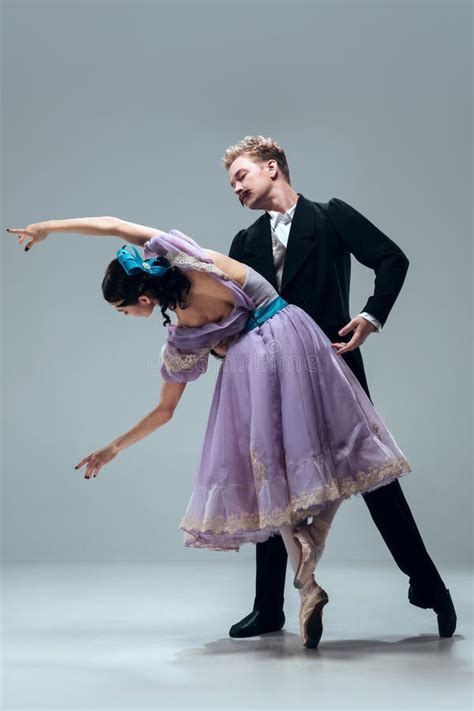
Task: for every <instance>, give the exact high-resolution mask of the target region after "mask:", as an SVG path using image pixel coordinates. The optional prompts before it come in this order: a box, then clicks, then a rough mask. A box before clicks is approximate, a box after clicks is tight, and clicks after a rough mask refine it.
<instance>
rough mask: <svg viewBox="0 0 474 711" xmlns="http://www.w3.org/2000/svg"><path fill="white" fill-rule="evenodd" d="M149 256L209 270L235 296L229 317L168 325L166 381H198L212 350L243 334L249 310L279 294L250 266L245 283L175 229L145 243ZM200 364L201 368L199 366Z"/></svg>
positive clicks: (164, 359) (164, 353)
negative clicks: (218, 264)
mask: <svg viewBox="0 0 474 711" xmlns="http://www.w3.org/2000/svg"><path fill="white" fill-rule="evenodd" d="M144 252H145V259H150V258H152V257H156V256H158V255H163V256H165V257H166V258H167V259H168V260H169V262H170V264H172V265H173V266H177V267H179V268H180V269H183V270H187V269H193V270H196V271H205V272H207V273H208V274H210V276H212V277H213V278H214V279H216V280H218V281H219V282H220V283H222V284H223V285H224V286H226V287H227V288H228V289H229V290H230V291H231V292H232V295H233V299H234V306H233V309H232V311H231V312H230V314H229V315H228V316H226V317H225V318H224V319H222V320H221V321H218V322H211V323H206V324H204V325H203V326H179V325H175V324H171V325H168V326H167V329H168V333H167V341H166V343H165V345H164V346H163V348H162V350H161V360H162V367H161V374H162V376H163V378H164V379H165V380H170V381H185V380H194V379H195V378H197V377H198V376H199V375H200V374H201V373H203V372H205V370H207V361H208V356H209V353H210V351H211V349H212V348H213V347H214V346H216V345H217V344H218V343H220V342H221V341H223V340H227V339H229V338H231V337H234V336H237V335H238V334H240V333H241V332H242V331H243V329H244V327H245V324H246V323H247V319H248V317H249V313H250V312H251V311H253V310H254V309H256V308H258V307H260V306H265V305H266V304H267V303H269V302H270V301H272V300H273V299H274V298H275V297H277V296H278V292H277V291H276V290H275V289H274V287H273V286H272V285H271V284H270V283H269V282H268V281H267V280H266V279H265V278H264V277H262V276H261V274H259V273H258V272H256V271H255V270H254V269H252V267H249V266H247V275H246V278H245V281H244V283H243V285H242V286H240V284H238V283H237V282H235V281H234V280H233V279H231V278H230V277H229V276H228V275H227V274H225V272H223V271H222V270H220V269H219V268H218V267H217V266H216V265H215V264H214V262H213V261H212V259H211V258H210V257H209V256H208V255H207V254H206V252H205V251H204V250H203V249H202V247H200V246H199V245H198V244H197V242H195V241H194V240H193V239H191V238H190V237H188V236H187V235H185V234H183V233H182V232H180V231H179V230H176V229H173V230H170V231H169V232H162V233H158V234H156V235H153V237H151V238H150V239H149V240H148V241H147V242H146V243H145V245H144ZM198 363H199V365H200V369H197V364H198Z"/></svg>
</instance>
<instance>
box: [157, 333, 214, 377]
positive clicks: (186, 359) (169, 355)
mask: <svg viewBox="0 0 474 711" xmlns="http://www.w3.org/2000/svg"><path fill="white" fill-rule="evenodd" d="M210 351H211V346H206V347H205V348H198V349H196V350H195V351H185V350H182V349H181V348H175V346H173V345H172V344H171V343H169V342H167V343H165V345H164V346H163V347H162V349H161V368H160V373H161V376H162V378H163V380H166V381H167V382H168V383H187V382H189V381H191V380H196V379H197V378H199V376H200V375H202V374H203V373H205V372H206V371H207V366H208V363H209V353H210Z"/></svg>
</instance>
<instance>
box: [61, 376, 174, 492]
mask: <svg viewBox="0 0 474 711" xmlns="http://www.w3.org/2000/svg"><path fill="white" fill-rule="evenodd" d="M185 387H186V383H168V382H164V383H163V385H162V388H161V395H160V404H159V405H158V407H155V409H154V410H152V411H151V412H150V413H149V414H148V415H146V417H144V418H143V419H142V420H140V422H138V423H137V424H136V425H135V426H134V427H132V429H131V430H129V431H128V432H126V433H125V434H123V435H120V437H117V439H115V440H113V442H111V443H110V444H108V445H106V446H105V447H102V449H98V450H97V451H96V452H92V453H91V454H88V455H87V457H84V459H82V460H81V461H80V462H79V464H77V465H76V466H75V467H74V469H80V468H81V467H82V466H83V465H84V464H86V465H87V466H86V472H85V475H84V478H85V479H90V478H91V477H96V476H97V475H98V473H99V471H100V469H101V468H102V467H103V466H104V464H107V463H108V462H110V461H111V460H112V459H114V458H115V457H116V456H117V454H118V453H119V452H121V450H122V449H125V448H126V447H129V446H130V445H131V444H135V442H138V441H139V440H141V439H143V438H144V437H147V436H148V435H149V434H151V433H152V432H154V431H155V430H157V429H158V428H159V427H162V426H163V425H164V424H166V423H167V422H169V421H170V419H171V418H172V416H173V412H174V410H175V408H176V406H177V404H178V402H179V400H180V398H181V395H182V394H183V391H184V388H185Z"/></svg>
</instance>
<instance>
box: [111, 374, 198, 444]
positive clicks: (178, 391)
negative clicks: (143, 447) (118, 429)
mask: <svg viewBox="0 0 474 711" xmlns="http://www.w3.org/2000/svg"><path fill="white" fill-rule="evenodd" d="M185 387H186V383H169V382H166V381H163V384H162V386H161V393H160V403H159V405H158V407H155V409H154V410H152V411H151V412H150V413H149V414H148V415H146V416H145V417H144V418H143V419H142V420H140V422H138V423H137V424H136V425H135V426H134V427H132V429H131V430H129V431H128V432H126V433H125V434H123V435H121V436H120V437H117V439H115V440H114V441H113V443H112V444H114V445H115V446H116V448H117V450H118V451H119V452H120V451H121V450H122V449H125V448H126V447H130V445H131V444H135V442H139V441H140V440H141V439H143V438H144V437H147V436H148V435H149V434H151V433H152V432H154V431H155V430H157V429H158V428H159V427H162V426H163V425H165V424H166V423H167V422H169V421H170V420H171V418H172V417H173V413H174V411H175V409H176V407H177V405H178V402H179V401H180V399H181V395H182V394H183V391H184V388H185Z"/></svg>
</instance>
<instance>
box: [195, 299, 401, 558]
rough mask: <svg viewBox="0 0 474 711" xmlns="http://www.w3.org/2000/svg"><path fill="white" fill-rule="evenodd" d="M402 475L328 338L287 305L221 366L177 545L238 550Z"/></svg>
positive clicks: (378, 422)
mask: <svg viewBox="0 0 474 711" xmlns="http://www.w3.org/2000/svg"><path fill="white" fill-rule="evenodd" d="M410 471H411V466H410V464H409V463H408V461H407V459H406V457H405V455H404V454H403V452H402V451H401V449H400V448H399V446H398V445H397V443H396V442H395V440H394V438H393V437H392V435H391V434H390V432H389V430H388V429H387V427H386V425H385V424H384V422H383V421H382V418H381V417H380V415H379V414H378V413H377V411H376V410H375V408H374V406H373V404H372V403H371V401H370V400H369V398H368V397H367V395H366V393H365V392H364V390H363V389H362V386H361V385H360V383H359V381H358V380H357V378H356V377H355V375H354V374H353V373H352V371H351V370H350V368H349V366H348V365H347V364H346V363H345V361H344V360H343V358H342V356H340V355H338V354H337V353H336V352H335V351H334V349H333V348H332V346H331V342H330V340H329V339H328V337H327V336H326V334H325V333H324V332H323V331H322V330H321V328H320V327H319V326H318V325H317V324H316V323H315V321H314V320H313V319H312V318H311V317H310V316H309V315H308V314H307V313H306V312H305V311H303V309H301V308H299V307H298V306H296V305H294V304H288V305H287V306H285V307H284V308H283V309H281V310H280V311H278V312H277V313H276V314H275V315H274V316H272V317H271V318H269V319H268V320H267V321H265V322H264V323H263V324H262V325H261V326H260V327H258V328H255V329H254V330H252V331H249V332H248V333H243V334H242V335H241V336H240V337H239V338H238V340H236V341H234V342H233V343H232V344H231V346H230V347H229V349H228V351H227V355H226V357H225V359H224V360H223V361H222V363H221V366H220V370H219V373H218V376H217V381H216V386H215V391H214V395H213V399H212V404H211V409H210V413H209V419H208V422H207V427H206V432H205V437H204V443H203V448H202V453H201V456H200V461H199V464H198V468H197V471H196V473H195V475H194V480H193V488H192V493H191V497H190V500H189V503H188V506H187V509H186V512H185V514H184V517H183V520H182V522H181V529H182V530H183V531H184V532H185V536H184V541H185V545H186V546H189V547H194V548H209V549H213V550H239V547H240V545H242V544H243V543H247V542H253V543H257V542H261V541H265V540H267V539H268V538H269V537H270V536H272V535H274V534H275V533H277V532H278V528H279V527H280V526H281V525H282V524H284V523H293V524H294V523H298V522H300V521H302V520H304V519H306V518H307V517H308V516H317V514H318V511H319V510H320V508H321V507H322V505H323V504H324V503H325V502H328V501H335V500H338V499H345V498H348V497H350V496H353V495H355V494H361V493H364V492H368V491H372V490H374V489H376V488H378V487H380V486H384V485H386V484H388V483H390V482H391V481H393V480H394V479H397V478H399V477H401V476H403V475H404V474H406V473H408V472H410Z"/></svg>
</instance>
